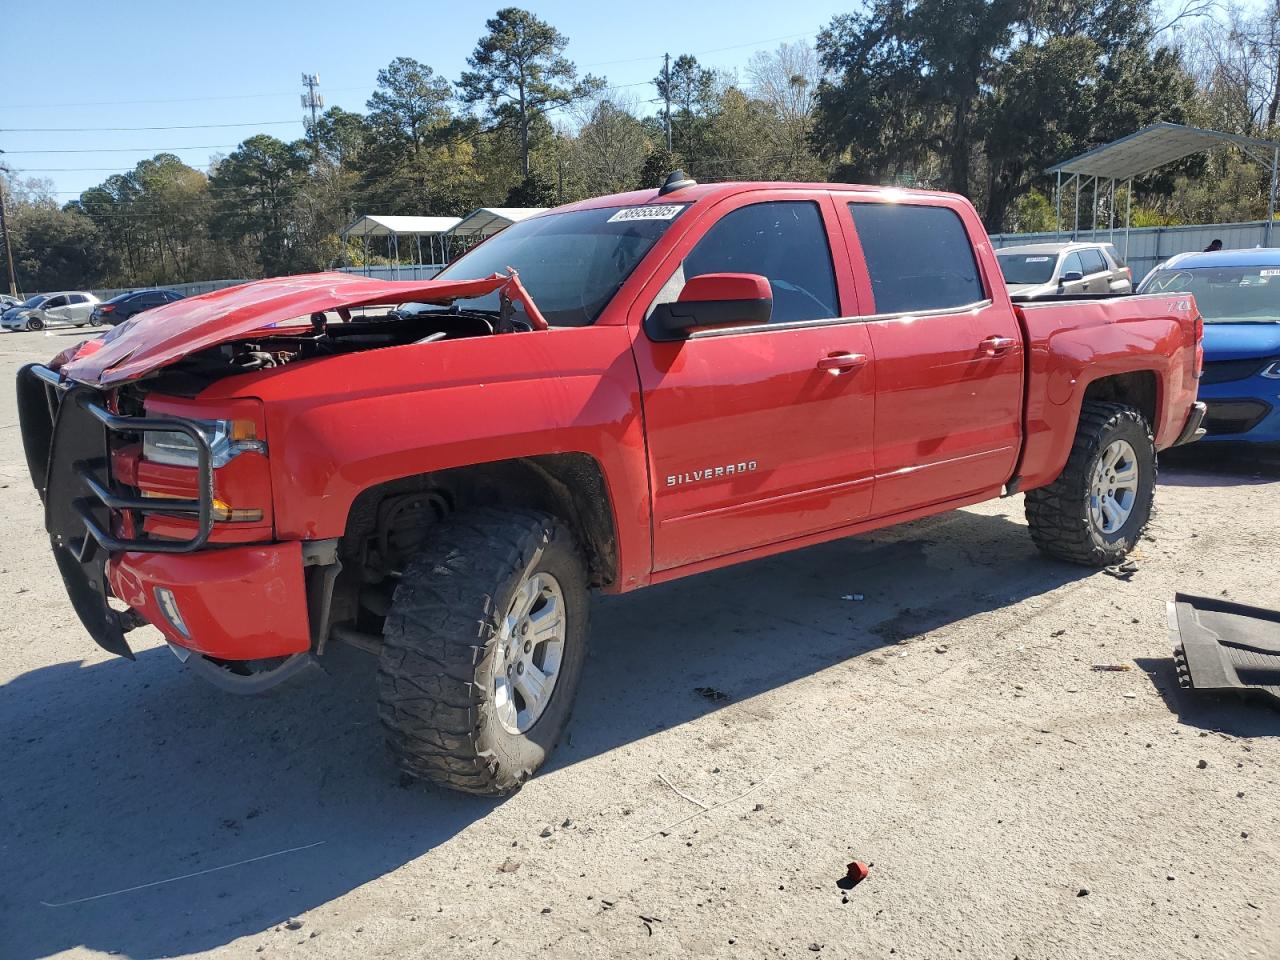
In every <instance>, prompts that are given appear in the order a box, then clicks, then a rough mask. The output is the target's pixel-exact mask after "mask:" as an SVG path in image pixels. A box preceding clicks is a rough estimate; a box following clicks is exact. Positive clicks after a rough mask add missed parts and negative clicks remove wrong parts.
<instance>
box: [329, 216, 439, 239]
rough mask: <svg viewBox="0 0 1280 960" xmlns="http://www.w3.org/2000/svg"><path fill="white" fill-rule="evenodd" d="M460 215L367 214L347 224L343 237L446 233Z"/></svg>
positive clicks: (410, 235) (420, 235)
mask: <svg viewBox="0 0 1280 960" xmlns="http://www.w3.org/2000/svg"><path fill="white" fill-rule="evenodd" d="M461 220H462V218H461V217H401V216H383V215H374V214H369V215H366V216H363V217H360V218H359V219H357V220H356V221H355V222H354V223H351V224H349V225H347V226H346V227H345V228H344V229H343V231H342V235H343V236H344V237H390V236H399V237H413V236H419V237H426V236H434V235H437V234H441V233H448V232H449V231H450V230H452V229H453V228H454V227H455V226H457V225H458V223H460V222H461Z"/></svg>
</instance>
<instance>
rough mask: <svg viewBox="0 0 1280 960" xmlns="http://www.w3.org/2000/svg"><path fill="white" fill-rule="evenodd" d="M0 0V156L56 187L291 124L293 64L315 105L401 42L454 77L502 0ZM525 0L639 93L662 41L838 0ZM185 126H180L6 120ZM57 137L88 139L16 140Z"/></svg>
mask: <svg viewBox="0 0 1280 960" xmlns="http://www.w3.org/2000/svg"><path fill="white" fill-rule="evenodd" d="M5 5H6V6H7V7H8V10H7V11H6V13H5V17H4V20H5V30H4V32H5V35H6V37H7V38H8V42H6V43H5V44H4V45H3V52H0V63H2V64H3V68H4V72H3V76H4V80H3V81H2V82H0V149H3V150H5V151H7V153H6V154H5V155H4V156H3V157H0V162H4V163H5V164H7V165H8V166H9V167H11V168H13V169H14V171H15V172H16V173H18V174H19V175H20V176H33V177H40V178H47V179H49V180H52V181H53V184H54V189H55V191H57V197H58V199H59V200H60V201H64V202H65V201H67V200H72V199H75V197H76V196H77V195H78V193H79V191H81V190H84V189H86V188H88V187H90V186H93V185H94V184H97V183H100V182H101V181H102V180H103V179H105V178H106V177H108V176H110V174H111V173H113V172H119V171H123V170H128V169H131V168H132V167H133V165H134V164H135V163H137V162H138V161H139V160H141V159H144V158H146V157H149V156H152V155H153V154H155V153H157V152H159V150H158V148H174V147H185V148H188V149H181V150H171V151H170V152H173V153H176V154H177V155H178V156H179V157H181V158H182V159H183V160H185V161H186V162H187V163H190V164H191V165H192V166H196V167H201V168H203V167H204V166H205V164H206V163H207V161H208V158H209V156H210V155H211V154H215V153H226V152H229V151H230V150H231V149H233V148H234V146H235V144H236V143H238V142H239V141H240V140H242V139H244V138H245V137H248V136H250V135H252V134H254V133H259V132H262V133H270V134H273V135H274V136H278V137H280V138H282V139H293V138H296V137H299V136H301V135H302V133H303V128H302V109H301V106H300V104H299V95H300V94H301V92H302V87H301V83H300V79H301V74H302V73H303V72H310V73H318V74H319V75H320V91H321V93H322V94H323V95H324V98H325V102H326V105H327V106H340V107H343V108H345V109H348V110H363V109H364V102H365V100H366V99H368V96H369V93H370V92H371V90H372V88H373V83H374V80H375V77H376V76H377V72H378V70H379V69H380V68H382V67H384V66H386V64H387V63H388V62H389V61H390V60H391V59H393V58H394V57H397V56H409V57H414V58H416V59H418V60H421V61H423V62H424V63H428V64H430V65H431V66H432V67H434V68H435V69H436V71H437V72H439V73H441V74H443V75H444V76H446V77H448V78H449V79H451V80H456V79H457V77H458V75H459V73H460V72H461V71H462V70H463V69H465V66H466V57H467V55H468V54H469V53H470V52H471V51H472V50H473V49H474V47H475V44H476V40H477V39H478V38H479V37H480V35H481V34H482V33H483V32H484V21H485V19H486V18H487V17H489V16H492V15H493V12H494V11H495V10H497V9H498V6H499V5H500V2H499V0H494V2H492V3H474V2H470V3H468V2H463V3H456V2H455V3H439V2H425V3H417V4H407V3H396V2H390V0H387V2H383V3H353V2H351V0H344V2H334V0H309V2H307V3H300V2H270V0H260V2H258V3H249V2H245V0H219V2H217V3H213V4H191V3H174V2H173V0H165V2H155V0H124V2H117V3H112V4H106V3H103V2H102V0H97V2H85V0H55V4H54V5H51V6H46V5H45V4H41V3H36V2H34V0H5ZM524 6H525V7H526V8H527V9H530V10H533V11H534V12H535V13H537V14H538V15H539V16H541V17H543V18H544V19H546V20H548V21H550V22H551V23H552V24H554V25H555V26H556V27H557V28H559V29H560V31H561V32H563V33H564V34H566V35H567V36H568V37H569V40H570V43H569V48H568V51H567V52H568V56H569V57H570V58H571V59H572V60H573V61H574V62H575V63H576V64H577V65H578V67H579V69H580V70H582V71H583V72H587V71H589V72H591V73H594V74H597V75H603V76H607V77H608V79H609V81H610V83H611V84H614V85H616V86H619V87H622V88H623V89H625V90H627V92H628V93H630V94H632V95H634V96H635V97H636V98H637V99H638V100H641V101H643V100H645V99H647V98H650V97H652V96H653V95H654V92H653V88H652V87H651V86H649V85H648V84H647V81H649V80H650V79H651V78H652V77H653V76H654V74H656V73H657V72H658V70H659V69H660V68H661V63H662V54H663V52H664V51H669V52H670V53H671V54H672V55H673V56H675V55H676V54H679V53H683V52H692V53H696V54H698V57H699V59H700V60H701V61H702V62H703V63H704V64H706V65H708V66H715V67H720V68H725V69H734V68H741V67H742V66H743V65H745V63H746V61H747V60H748V58H749V57H750V56H751V54H752V53H753V52H754V51H755V50H760V49H770V48H773V47H775V46H777V45H778V44H779V43H780V42H783V41H784V40H795V39H799V38H801V37H812V36H813V35H814V34H815V33H816V32H817V30H818V29H819V28H820V27H821V26H823V25H825V24H826V23H827V22H828V21H829V20H830V19H831V17H832V15H833V14H834V13H836V12H838V11H840V10H846V9H849V8H850V6H851V4H841V3H835V4H833V3H831V2H829V0H790V2H788V3H785V4H779V3H777V0H735V2H733V3H724V2H699V0H643V2H639V0H625V2H616V0H615V2H604V3H572V2H567V0H552V2H527V3H525V4H524ZM54 9H56V16H54V15H51V10H54ZM780 11H782V15H780ZM210 98H221V99H210ZM143 101H150V102H143ZM157 101H170V102H157ZM647 109H651V108H647ZM214 124H225V125H228V126H211V125H214ZM183 125H187V126H191V127H192V128H193V129H172V130H135V131H117V132H81V131H77V132H65V133H64V132H31V133H27V132H19V130H18V129H17V128H55V127H56V128H87V127H174V126H183ZM137 148H144V149H137ZM54 150H62V151H84V150H88V151H92V152H64V153H54V152H29V151H54ZM50 168H94V169H87V170H86V169H75V170H57V171H54V170H50ZM98 168H102V169H98ZM27 171H30V172H27Z"/></svg>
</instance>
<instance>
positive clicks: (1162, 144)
mask: <svg viewBox="0 0 1280 960" xmlns="http://www.w3.org/2000/svg"><path fill="white" fill-rule="evenodd" d="M1224 143H1234V144H1235V145H1236V146H1239V147H1244V148H1245V149H1248V148H1249V147H1254V148H1258V149H1262V150H1266V151H1268V152H1270V151H1273V150H1276V149H1280V143H1276V142H1274V141H1271V140H1259V139H1257V138H1256V137H1243V136H1240V135H1238V134H1234V133H1222V132H1220V131H1218V130H1202V129H1201V128H1199V127H1184V126H1182V125H1181V124H1178V123H1153V124H1151V126H1149V127H1143V128H1142V129H1141V130H1139V131H1137V132H1136V133H1131V134H1129V136H1127V137H1121V138H1120V139H1119V140H1112V141H1111V142H1110V143H1105V144H1103V145H1102V146H1100V147H1095V148H1094V149H1092V150H1090V151H1088V152H1087V153H1082V154H1080V156H1078V157H1072V158H1071V159H1070V160H1064V161H1063V162H1062V163H1060V164H1058V165H1057V166H1053V167H1050V168H1049V170H1048V172H1049V173H1074V174H1079V175H1080V176H1082V177H1098V178H1099V179H1102V180H1111V179H1113V178H1114V179H1116V180H1128V179H1129V178H1130V177H1138V176H1141V175H1142V174H1144V173H1150V172H1151V171H1152V170H1155V169H1156V168H1157V167H1162V166H1164V165H1165V164H1166V163H1173V162H1174V161H1175V160H1181V159H1182V158H1183V157H1189V156H1191V154H1193V153H1199V152H1201V151H1202V150H1208V149H1210V148H1212V147H1216V146H1220V145H1222V144H1224Z"/></svg>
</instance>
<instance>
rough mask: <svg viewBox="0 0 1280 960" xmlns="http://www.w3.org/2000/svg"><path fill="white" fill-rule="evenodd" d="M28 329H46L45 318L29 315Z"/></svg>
mask: <svg viewBox="0 0 1280 960" xmlns="http://www.w3.org/2000/svg"><path fill="white" fill-rule="evenodd" d="M27 329H28V330H32V331H36V330H43V329H44V321H43V320H41V319H40V318H39V317H28V318H27Z"/></svg>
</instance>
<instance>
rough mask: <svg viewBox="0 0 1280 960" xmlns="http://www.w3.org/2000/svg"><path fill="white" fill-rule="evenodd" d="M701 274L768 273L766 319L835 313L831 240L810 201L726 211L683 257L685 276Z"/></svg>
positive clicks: (800, 318) (823, 317)
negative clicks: (769, 297) (770, 300)
mask: <svg viewBox="0 0 1280 960" xmlns="http://www.w3.org/2000/svg"><path fill="white" fill-rule="evenodd" d="M704 273H754V274H758V275H759V276H762V277H767V278H768V280H769V284H770V286H772V288H773V316H772V318H771V320H770V322H771V323H794V322H797V321H803V320H827V319H831V318H833V317H838V316H839V315H840V310H839V302H840V301H839V298H838V297H837V296H836V276H835V269H834V268H833V266H832V262H831V245H830V243H829V242H828V241H827V230H826V226H825V225H824V224H823V222H822V213H821V212H820V211H819V210H818V205H817V204H816V203H814V202H812V201H810V200H780V201H772V202H768V203H753V204H751V205H750V206H746V207H739V208H738V209H737V210H731V211H730V212H728V213H726V214H725V215H724V216H723V217H721V218H720V219H719V220H718V221H717V222H716V223H715V225H714V226H712V227H711V229H710V230H708V231H707V232H706V233H705V234H703V236H702V239H701V240H699V241H698V243H697V245H696V246H695V247H694V248H693V249H692V250H690V251H689V255H688V256H687V257H685V260H684V278H685V280H686V281H687V280H689V278H691V277H698V276H702V275H703V274H704Z"/></svg>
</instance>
